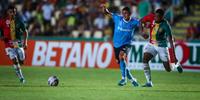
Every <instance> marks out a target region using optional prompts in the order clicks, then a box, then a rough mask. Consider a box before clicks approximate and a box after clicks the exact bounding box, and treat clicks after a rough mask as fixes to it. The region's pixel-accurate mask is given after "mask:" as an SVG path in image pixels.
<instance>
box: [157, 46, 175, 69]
mask: <svg viewBox="0 0 200 100" xmlns="http://www.w3.org/2000/svg"><path fill="white" fill-rule="evenodd" d="M157 52H158V56H159V57H160V59H161V60H162V62H163V66H164V68H165V70H166V71H167V72H171V71H172V69H173V68H172V66H171V65H170V60H169V56H168V51H167V48H166V47H157Z"/></svg>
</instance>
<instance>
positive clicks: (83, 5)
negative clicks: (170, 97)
mask: <svg viewBox="0 0 200 100" xmlns="http://www.w3.org/2000/svg"><path fill="white" fill-rule="evenodd" d="M101 3H105V4H106V6H107V7H108V8H109V9H110V10H111V11H112V12H119V11H120V9H121V8H122V7H124V6H129V7H131V9H132V12H133V13H132V16H134V17H137V18H141V17H143V16H145V15H147V14H148V13H150V12H152V11H154V10H155V9H157V8H160V7H162V8H164V9H165V10H166V14H165V18H166V19H167V20H168V21H169V22H170V23H171V25H172V31H173V34H174V36H175V39H176V52H177V57H178V59H179V60H180V61H181V63H182V64H183V67H184V69H186V70H192V71H200V58H199V55H200V53H199V52H200V44H199V39H200V17H199V16H200V11H199V10H200V5H199V1H198V0H42V1H41V0H1V4H0V11H1V12H3V11H4V10H5V9H6V7H7V6H8V5H10V4H13V5H15V6H16V8H17V9H18V14H17V15H18V16H20V17H21V18H22V19H23V20H24V22H25V23H26V25H27V28H28V31H29V41H28V44H29V47H28V50H27V52H26V53H27V59H26V61H25V65H27V66H48V67H49V66H56V67H89V68H119V67H118V65H117V64H116V63H115V60H114V59H113V58H114V53H113V48H112V42H111V40H112V34H113V22H112V19H111V18H109V17H107V16H104V15H103V14H102V10H101V8H100V7H99V5H100V4H101ZM2 15H3V13H0V16H2ZM145 43H147V41H146V40H143V39H142V38H141V36H140V35H139V34H136V36H135V38H134V39H133V43H132V44H133V48H132V50H131V52H130V54H129V58H130V59H129V62H130V63H129V66H130V67H131V68H132V69H142V48H143V46H144V44H145ZM0 47H1V48H0V49H1V50H0V55H1V58H5V59H2V60H1V61H0V65H9V64H11V63H10V62H9V60H8V57H6V56H5V54H4V49H3V48H4V45H3V42H2V41H1V42H0ZM152 69H155V70H163V67H162V64H161V63H160V60H159V58H156V59H155V60H153V61H152Z"/></svg>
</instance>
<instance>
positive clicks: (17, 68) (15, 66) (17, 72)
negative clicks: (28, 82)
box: [13, 64, 24, 79]
mask: <svg viewBox="0 0 200 100" xmlns="http://www.w3.org/2000/svg"><path fill="white" fill-rule="evenodd" d="M13 67H14V69H15V72H16V74H17V76H18V78H19V79H22V78H24V76H23V74H22V71H21V69H20V65H19V64H16V65H15V64H14V65H13Z"/></svg>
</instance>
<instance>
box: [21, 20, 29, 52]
mask: <svg viewBox="0 0 200 100" xmlns="http://www.w3.org/2000/svg"><path fill="white" fill-rule="evenodd" d="M21 29H22V32H23V35H24V44H23V47H24V49H27V46H28V44H27V41H28V30H27V29H26V26H25V24H24V22H22V21H21Z"/></svg>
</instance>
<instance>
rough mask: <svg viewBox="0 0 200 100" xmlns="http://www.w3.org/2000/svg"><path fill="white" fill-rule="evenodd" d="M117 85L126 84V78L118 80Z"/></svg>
mask: <svg viewBox="0 0 200 100" xmlns="http://www.w3.org/2000/svg"><path fill="white" fill-rule="evenodd" d="M118 85H119V86H124V85H126V80H125V79H122V80H120V81H119V83H118Z"/></svg>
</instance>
